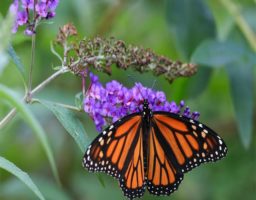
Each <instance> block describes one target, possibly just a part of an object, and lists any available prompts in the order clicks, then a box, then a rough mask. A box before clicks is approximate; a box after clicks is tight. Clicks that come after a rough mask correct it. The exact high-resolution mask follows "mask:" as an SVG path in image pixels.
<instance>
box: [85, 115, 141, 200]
mask: <svg viewBox="0 0 256 200" xmlns="http://www.w3.org/2000/svg"><path fill="white" fill-rule="evenodd" d="M141 120H142V119H141V115H139V114H131V115H128V116H126V117H124V118H122V119H121V120H118V121H117V122H115V123H114V124H113V125H111V126H110V127H108V128H106V129H105V130H104V131H103V132H102V133H100V134H99V135H98V137H97V138H96V139H95V140H94V141H93V142H92V143H91V145H90V146H89V147H88V148H87V150H86V152H85V155H84V160H83V165H84V167H85V168H87V169H88V170H89V171H91V172H105V173H107V174H109V175H111V176H113V177H115V178H117V179H119V182H120V187H121V188H122V190H123V192H124V195H125V196H127V197H129V198H135V197H139V196H142V195H143V193H144V191H145V189H144V188H145V178H144V163H143V149H142V146H143V135H142V127H141Z"/></svg>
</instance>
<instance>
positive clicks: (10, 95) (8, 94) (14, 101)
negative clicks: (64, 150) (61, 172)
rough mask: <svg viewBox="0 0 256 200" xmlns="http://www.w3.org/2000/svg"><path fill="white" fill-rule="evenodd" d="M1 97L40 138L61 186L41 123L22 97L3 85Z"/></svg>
mask: <svg viewBox="0 0 256 200" xmlns="http://www.w3.org/2000/svg"><path fill="white" fill-rule="evenodd" d="M0 97H1V98H3V99H5V100H7V101H8V102H9V103H10V104H11V105H12V106H14V107H15V108H16V109H17V111H18V112H19V113H20V114H21V115H22V118H23V119H24V120H25V121H26V122H27V123H28V124H29V125H30V127H31V128H32V129H33V130H34V131H33V133H34V134H35V135H36V136H37V137H38V139H39V141H40V142H41V144H42V146H43V148H44V151H45V153H46V155H47V157H48V160H49V162H50V165H51V169H52V172H53V175H54V177H55V179H56V181H57V182H58V183H59V184H60V181H59V176H58V171H57V167H56V164H55V161H54V158H53V153H52V150H51V148H50V145H49V142H48V140H47V137H46V133H45V132H44V130H43V128H42V126H41V125H40V123H39V122H38V121H37V120H36V118H35V117H34V115H33V113H32V112H30V110H29V109H28V108H27V106H26V105H25V104H24V103H23V102H22V101H21V100H19V99H20V97H18V96H17V95H16V94H15V93H14V92H13V91H12V90H10V89H8V88H7V87H5V86H3V85H1V84H0Z"/></svg>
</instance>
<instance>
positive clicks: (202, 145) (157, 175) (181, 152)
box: [147, 112, 227, 195]
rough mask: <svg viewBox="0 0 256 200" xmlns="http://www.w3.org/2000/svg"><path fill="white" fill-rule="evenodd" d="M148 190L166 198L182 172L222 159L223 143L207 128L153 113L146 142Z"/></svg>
mask: <svg viewBox="0 0 256 200" xmlns="http://www.w3.org/2000/svg"><path fill="white" fill-rule="evenodd" d="M148 146H149V148H148V166H147V167H148V170H147V179H148V180H147V185H148V190H149V192H150V193H152V194H156V195H169V194H170V193H172V192H173V191H174V190H176V189H177V187H178V185H179V183H180V181H181V180H182V178H183V173H185V172H187V171H189V170H191V169H192V168H194V167H197V166H199V165H200V164H201V163H203V162H208V161H216V160H219V159H220V158H222V157H224V156H225V155H226V152H227V147H226V145H225V143H224V141H223V140H222V139H221V138H220V136H218V135H217V134H216V133H215V132H214V131H213V130H211V129H210V128H208V127H207V126H205V125H203V124H201V123H199V122H197V121H195V120H192V119H189V118H186V117H184V116H179V115H176V114H172V113H168V112H154V115H153V119H152V121H151V129H150V136H149V139H148Z"/></svg>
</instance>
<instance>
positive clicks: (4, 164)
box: [0, 156, 45, 200]
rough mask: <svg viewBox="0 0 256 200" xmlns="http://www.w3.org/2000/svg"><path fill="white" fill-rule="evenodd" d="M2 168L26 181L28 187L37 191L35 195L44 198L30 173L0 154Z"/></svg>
mask: <svg viewBox="0 0 256 200" xmlns="http://www.w3.org/2000/svg"><path fill="white" fill-rule="evenodd" d="M0 168H2V169H4V170H6V171H8V172H10V173H11V174H13V175H14V176H16V177H17V178H19V179H20V180H21V181H22V182H23V183H25V184H26V185H27V186H28V188H29V189H30V190H31V191H33V192H34V193H35V195H36V196H37V197H38V198H39V199H41V200H44V199H45V198H44V196H43V195H42V193H41V192H40V190H39V189H38V187H37V186H36V185H35V183H34V182H33V181H32V179H31V178H30V177H29V175H28V174H27V173H26V172H24V171H22V170H21V169H20V168H18V167H17V166H16V165H15V164H13V163H12V162H10V161H9V160H7V159H5V158H3V157H1V156H0Z"/></svg>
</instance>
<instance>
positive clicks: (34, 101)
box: [31, 98, 81, 112]
mask: <svg viewBox="0 0 256 200" xmlns="http://www.w3.org/2000/svg"><path fill="white" fill-rule="evenodd" d="M31 103H40V99H35V98H32V99H31ZM53 104H55V105H58V106H60V107H63V108H67V109H69V110H73V111H76V112H80V111H81V110H80V109H79V108H77V107H76V106H72V105H68V104H63V103H57V102H54V103H53Z"/></svg>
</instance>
